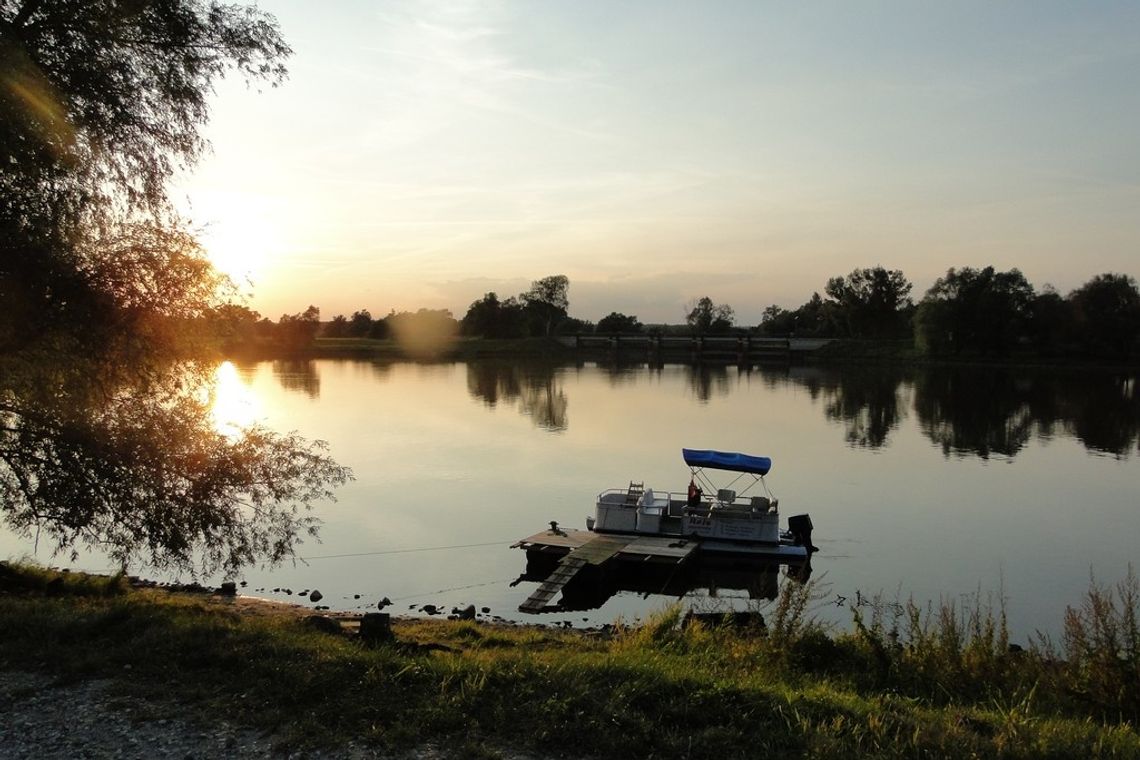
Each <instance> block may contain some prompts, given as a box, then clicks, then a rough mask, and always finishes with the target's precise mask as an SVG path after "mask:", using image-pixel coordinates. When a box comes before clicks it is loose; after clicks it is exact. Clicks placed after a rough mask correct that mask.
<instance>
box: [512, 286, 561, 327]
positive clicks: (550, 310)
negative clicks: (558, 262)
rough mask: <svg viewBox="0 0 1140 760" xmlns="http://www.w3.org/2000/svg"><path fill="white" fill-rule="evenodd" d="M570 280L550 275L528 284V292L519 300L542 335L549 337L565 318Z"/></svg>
mask: <svg viewBox="0 0 1140 760" xmlns="http://www.w3.org/2000/svg"><path fill="white" fill-rule="evenodd" d="M569 293H570V278H568V277H567V276H566V275H564V274H555V275H550V276H549V277H543V278H542V279H541V280H535V281H534V282H532V283H531V284H530V290H528V291H526V292H525V293H523V294H522V295H521V296H520V297H519V298H520V300H521V301H522V302H523V304H525V305H526V309H527V312H529V314H530V315H531V317H532V318H533V320H534V322H535V324H536V325H538V326H539V328H540V329H541V331H542V334H543V335H550V334H551V333H552V332H553V331H554V328H555V326H556V325H557V324H558V322H559V321H560V320H562V319H564V318H565V317H566V313H567V310H568V309H569V308H570V298H569Z"/></svg>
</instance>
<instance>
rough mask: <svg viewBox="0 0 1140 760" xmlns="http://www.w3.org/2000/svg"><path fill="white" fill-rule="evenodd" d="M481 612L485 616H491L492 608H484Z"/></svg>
mask: <svg viewBox="0 0 1140 760" xmlns="http://www.w3.org/2000/svg"><path fill="white" fill-rule="evenodd" d="M479 611H480V612H482V613H483V614H484V615H489V614H491V608H490V607H483V608H481V609H480V610H479Z"/></svg>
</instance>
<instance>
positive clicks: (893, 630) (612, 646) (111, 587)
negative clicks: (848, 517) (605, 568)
mask: <svg viewBox="0 0 1140 760" xmlns="http://www.w3.org/2000/svg"><path fill="white" fill-rule="evenodd" d="M0 568H2V571H0V667H4V668H17V667H19V668H34V669H41V670H46V671H49V672H53V673H56V674H58V675H59V676H60V677H63V678H67V679H79V678H90V677H106V678H112V679H120V680H121V687H120V688H122V689H124V690H129V691H131V692H133V693H136V694H141V695H142V696H147V697H154V698H155V699H156V701H160V700H161V699H174V700H176V702H177V703H178V704H179V705H182V706H183V707H184V708H186V707H188V708H189V709H192V710H196V711H197V712H198V713H199V714H202V715H204V716H209V715H218V714H220V715H225V716H226V717H227V719H228V720H231V721H237V722H241V723H244V724H246V725H249V726H253V727H256V728H260V729H264V730H266V731H270V732H273V733H274V734H276V735H277V736H279V737H280V740H281V742H282V743H283V745H284V746H286V747H289V748H293V747H302V746H311V745H320V746H330V747H331V746H336V745H337V744H338V743H342V742H344V741H345V740H348V739H352V740H353V741H355V742H357V743H361V744H365V745H371V746H376V747H379V748H385V749H399V748H403V747H408V746H414V745H418V744H422V743H423V742H425V741H428V740H434V741H436V742H439V741H440V740H441V739H442V740H444V741H447V740H449V739H450V742H449V745H450V746H454V747H456V748H458V751H460V752H461V754H463V755H464V756H483V757H495V756H497V749H496V748H500V747H519V748H528V749H530V750H532V751H537V752H541V753H544V754H549V755H558V756H571V757H573V756H584V755H590V756H596V757H681V758H686V757H687V758H717V759H718V760H722V759H724V758H736V757H801V756H805V755H807V756H820V757H823V756H827V757H831V756H845V757H853V756H867V757H918V756H931V757H1003V758H1004V757H1010V758H1019V757H1025V758H1030V757H1034V758H1035V757H1113V756H1115V757H1140V737H1138V736H1137V733H1136V730H1135V725H1136V721H1137V719H1138V718H1140V705H1138V702H1137V688H1138V687H1137V684H1138V683H1140V679H1138V678H1137V671H1136V667H1137V662H1136V654H1137V652H1136V644H1137V629H1136V609H1137V608H1136V602H1137V581H1136V578H1135V576H1134V575H1133V574H1132V573H1129V575H1128V578H1126V580H1125V581H1123V582H1122V583H1120V584H1118V585H1117V586H1115V587H1112V588H1104V587H1101V586H1098V585H1096V584H1093V586H1092V587H1091V588H1090V591H1089V594H1088V596H1087V598H1086V599H1085V600H1084V603H1083V604H1082V605H1081V606H1079V607H1077V608H1074V609H1073V610H1070V615H1069V619H1068V620H1067V621H1066V633H1065V636H1064V639H1063V641H1061V642H1059V644H1058V645H1056V646H1055V647H1054V646H1053V645H1052V644H1051V643H1050V642H1039V643H1038V644H1035V645H1034V646H1033V647H1030V648H1029V649H1027V650H1025V651H1010V648H1009V646H1008V642H1007V638H1006V634H1005V630H1004V623H1003V614H1002V612H1001V608H1000V606H999V607H998V608H997V609H996V610H995V609H994V608H993V606H992V605H990V604H989V603H988V602H987V601H985V600H982V599H980V598H979V599H977V600H975V603H974V604H971V605H967V606H966V607H961V606H955V605H953V604H944V605H939V606H927V607H919V606H918V605H915V604H913V603H909V604H905V605H895V604H885V603H882V602H880V603H877V604H873V605H871V607H870V608H869V614H868V615H867V616H865V617H859V618H857V619H856V620H855V623H854V626H853V629H852V630H851V631H849V632H844V633H838V634H835V633H829V632H827V631H824V630H823V629H821V628H820V627H819V626H818V625H817V624H815V623H813V622H812V621H811V620H810V618H809V617H808V615H807V613H806V610H807V609H808V608H809V607H810V605H809V604H808V600H809V599H810V595H811V593H812V589H811V587H810V584H809V585H808V586H806V587H803V588H802V589H799V590H796V587H794V586H789V587H788V588H787V589H785V593H784V594H782V595H781V598H780V602H779V603H778V607H777V609H775V610H772V611H771V612H770V613H769V627H768V633H767V635H756V634H751V635H749V634H742V633H741V632H738V631H734V630H732V629H731V628H729V627H708V626H703V625H700V624H695V625H690V626H687V627H682V626H681V625H680V615H681V611H680V608H678V607H670V608H666V609H665V610H664V611H662V612H661V613H660V614H658V615H657V616H655V617H654V618H652V619H651V620H650V621H648V622H647V623H645V624H644V625H641V626H636V627H632V626H622V625H620V624H619V625H617V626H615V628H614V631H613V632H612V633H611V634H609V635H606V636H602V635H598V634H585V633H581V632H573V631H562V630H552V629H546V628H514V627H496V626H488V625H484V624H479V623H472V622H460V621H440V620H398V621H395V622H394V625H393V627H394V631H395V633H396V638H397V642H396V643H394V644H385V645H380V646H375V647H369V646H365V645H363V644H361V643H360V642H359V641H357V640H356V639H354V638H353V637H350V636H338V635H329V634H326V633H321V632H318V631H316V630H314V629H312V628H310V627H308V626H307V625H306V624H305V623H304V621H303V620H302V619H301V618H300V617H297V616H292V615H278V616H250V615H242V614H238V612H237V608H236V607H235V606H234V605H233V604H232V603H226V602H225V601H223V600H218V599H211V598H208V597H191V596H180V595H175V594H167V593H165V592H157V591H144V590H133V589H129V588H127V586H126V584H125V583H124V582H123V579H121V578H102V579H100V578H95V577H91V576H84V575H82V574H78V573H71V574H67V575H66V576H63V575H59V574H54V573H51V572H48V571H44V570H41V569H36V568H29V567H23V566H16V567H12V566H2V565H0ZM128 665H129V666H130V670H129V673H130V681H129V682H127V681H126V680H125V679H123V675H124V673H126V672H128V671H126V670H125V668H126V667H127V666H128Z"/></svg>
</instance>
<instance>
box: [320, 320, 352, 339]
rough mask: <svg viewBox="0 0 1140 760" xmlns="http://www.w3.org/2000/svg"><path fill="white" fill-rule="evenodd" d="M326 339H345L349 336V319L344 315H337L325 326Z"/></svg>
mask: <svg viewBox="0 0 1140 760" xmlns="http://www.w3.org/2000/svg"><path fill="white" fill-rule="evenodd" d="M324 335H325V337H327V338H344V337H347V336H348V318H347V317H345V316H344V315H343V314H337V315H336V316H335V317H333V318H332V321H331V322H329V323H328V324H327V325H326V326H325V332H324Z"/></svg>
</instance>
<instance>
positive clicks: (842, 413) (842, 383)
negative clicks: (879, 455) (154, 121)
mask: <svg viewBox="0 0 1140 760" xmlns="http://www.w3.org/2000/svg"><path fill="white" fill-rule="evenodd" d="M902 383H903V376H902V374H901V373H900V372H899V371H897V370H893V369H890V368H874V369H867V370H858V371H852V370H848V371H844V372H840V373H837V374H835V375H833V376H830V377H828V378H827V379H826V381H825V382H824V383H822V385H821V388H820V390H821V392H822V395H823V397H824V399H825V402H824V414H825V415H826V416H827V418H828V419H829V420H835V421H837V422H843V423H844V424H845V425H846V426H847V442H848V443H849V444H851V445H852V446H861V447H865V448H872V449H877V448H879V447H881V446H884V445H885V444H886V443H887V436H888V435H889V434H890V432H891V431H892V430H894V429H895V428H897V427H898V426H899V422H901V421H902V419H903V418H904V417H906V410H905V409H904V407H903V405H902V403H901V402H900V398H901V396H902V394H901V392H900V389H901V387H902Z"/></svg>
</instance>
